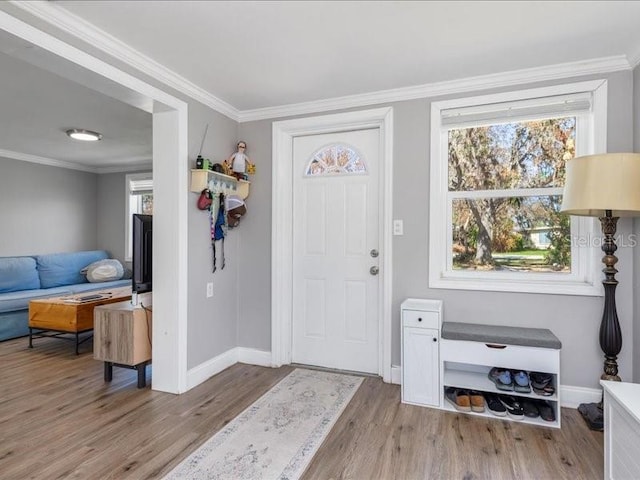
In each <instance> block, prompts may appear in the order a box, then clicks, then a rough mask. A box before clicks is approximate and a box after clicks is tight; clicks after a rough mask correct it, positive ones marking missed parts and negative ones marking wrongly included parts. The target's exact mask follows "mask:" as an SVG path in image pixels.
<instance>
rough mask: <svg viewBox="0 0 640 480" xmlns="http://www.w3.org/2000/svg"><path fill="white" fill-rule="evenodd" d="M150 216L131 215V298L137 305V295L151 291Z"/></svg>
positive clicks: (151, 240) (151, 239)
mask: <svg viewBox="0 0 640 480" xmlns="http://www.w3.org/2000/svg"><path fill="white" fill-rule="evenodd" d="M152 220H153V217H152V216H151V215H142V214H139V213H134V214H133V249H132V251H131V261H132V270H133V271H132V277H131V292H132V295H131V298H132V303H133V304H134V305H137V295H138V294H140V293H146V292H150V291H151V279H152V270H151V265H152V263H153V250H152V245H153V236H152V228H151V227H152V224H153V222H152Z"/></svg>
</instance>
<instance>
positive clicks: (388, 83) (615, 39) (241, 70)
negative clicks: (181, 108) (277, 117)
mask: <svg viewBox="0 0 640 480" xmlns="http://www.w3.org/2000/svg"><path fill="white" fill-rule="evenodd" d="M55 5H58V6H61V7H63V8H64V9H66V10H67V11H68V12H71V13H73V14H75V15H78V16H80V17H82V18H83V19H85V20H87V21H89V22H91V23H92V24H94V25H96V26H97V27H99V28H100V29H102V30H104V31H106V32H108V33H109V34H111V35H113V36H115V37H116V38H117V39H119V40H121V41H123V42H124V43H126V44H128V45H129V46H131V47H133V48H134V49H136V50H137V51H139V52H140V53H142V54H144V55H146V56H148V57H150V58H152V59H153V60H155V61H156V62H158V63H160V64H162V65H164V66H165V67H168V68H169V69H171V70H173V71H174V72H177V73H179V74H180V75H181V76H183V77H185V78H186V79H188V80H189V81H191V82H192V83H194V84H195V85H197V86H199V87H201V88H203V89H204V90H206V91H208V92H210V93H211V94H213V95H214V96H216V97H217V98H219V99H221V100H223V101H224V102H227V103H228V104H230V105H232V106H233V107H235V108H236V109H238V110H240V111H246V110H253V109H260V108H264V107H274V106H281V105H287V104H295V103H300V102H309V101H315V100H321V99H328V98H333V97H341V96H346V95H355V94H362V93H367V92H375V91H380V90H387V89H395V88H402V87H410V86H415V85H423V84H427V83H433V82H441V81H446V80H453V79H459V78H465V77H472V76H478V75H487V74H495V73H499V72H505V71H511V70H518V69H524V68H532V67H540V66H546V65H552V64H559V63H565V62H575V61H579V60H586V59H593V58H599V57H607V56H613V55H626V56H627V57H628V58H630V59H632V61H633V62H636V61H637V60H638V59H640V28H638V21H639V20H640V2H632V1H627V2H619V1H618V2H616V1H593V2H578V1H563V2H551V1H542V2H525V1H516V2H507V1H493V2H484V1H467V2H464V1H459V2H435V1H434V2H418V1H406V2H382V1H374V2H370V1H355V2H354V1H315V2H311V1H302V2H297V1H280V2H269V1H258V2H255V1H251V2H250V1H244V2H243V1H117V2H113V1H97V0H90V1H82V0H60V1H56V2H55Z"/></svg>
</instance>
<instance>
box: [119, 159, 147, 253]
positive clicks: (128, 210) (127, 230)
mask: <svg viewBox="0 0 640 480" xmlns="http://www.w3.org/2000/svg"><path fill="white" fill-rule="evenodd" d="M124 179H125V180H124V181H125V192H126V202H125V203H126V205H125V217H124V218H125V222H124V224H125V227H124V260H125V262H131V261H132V258H131V247H132V241H133V239H132V234H131V216H132V215H133V214H134V213H139V212H140V211H141V210H142V204H141V203H142V196H141V195H133V194H132V193H131V190H130V188H129V187H130V185H131V182H132V181H134V182H135V181H139V180H153V173H152V172H145V173H132V174H129V175H125V177H124ZM133 197H136V202H137V204H136V203H133V202H132V201H131V200H132V199H133Z"/></svg>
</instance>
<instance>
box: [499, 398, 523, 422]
mask: <svg viewBox="0 0 640 480" xmlns="http://www.w3.org/2000/svg"><path fill="white" fill-rule="evenodd" d="M498 398H499V399H500V402H501V403H502V405H504V408H505V409H506V410H507V415H509V416H510V417H511V418H513V419H514V420H522V419H523V418H524V409H523V408H522V404H521V403H520V401H519V400H517V399H516V398H515V397H512V396H511V395H498Z"/></svg>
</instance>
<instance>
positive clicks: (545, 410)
mask: <svg viewBox="0 0 640 480" xmlns="http://www.w3.org/2000/svg"><path fill="white" fill-rule="evenodd" d="M536 407H537V408H538V411H539V412H540V418H542V419H543V420H544V421H545V422H555V421H556V414H555V412H554V411H553V407H552V406H551V405H550V404H549V402H546V401H544V400H536Z"/></svg>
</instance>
